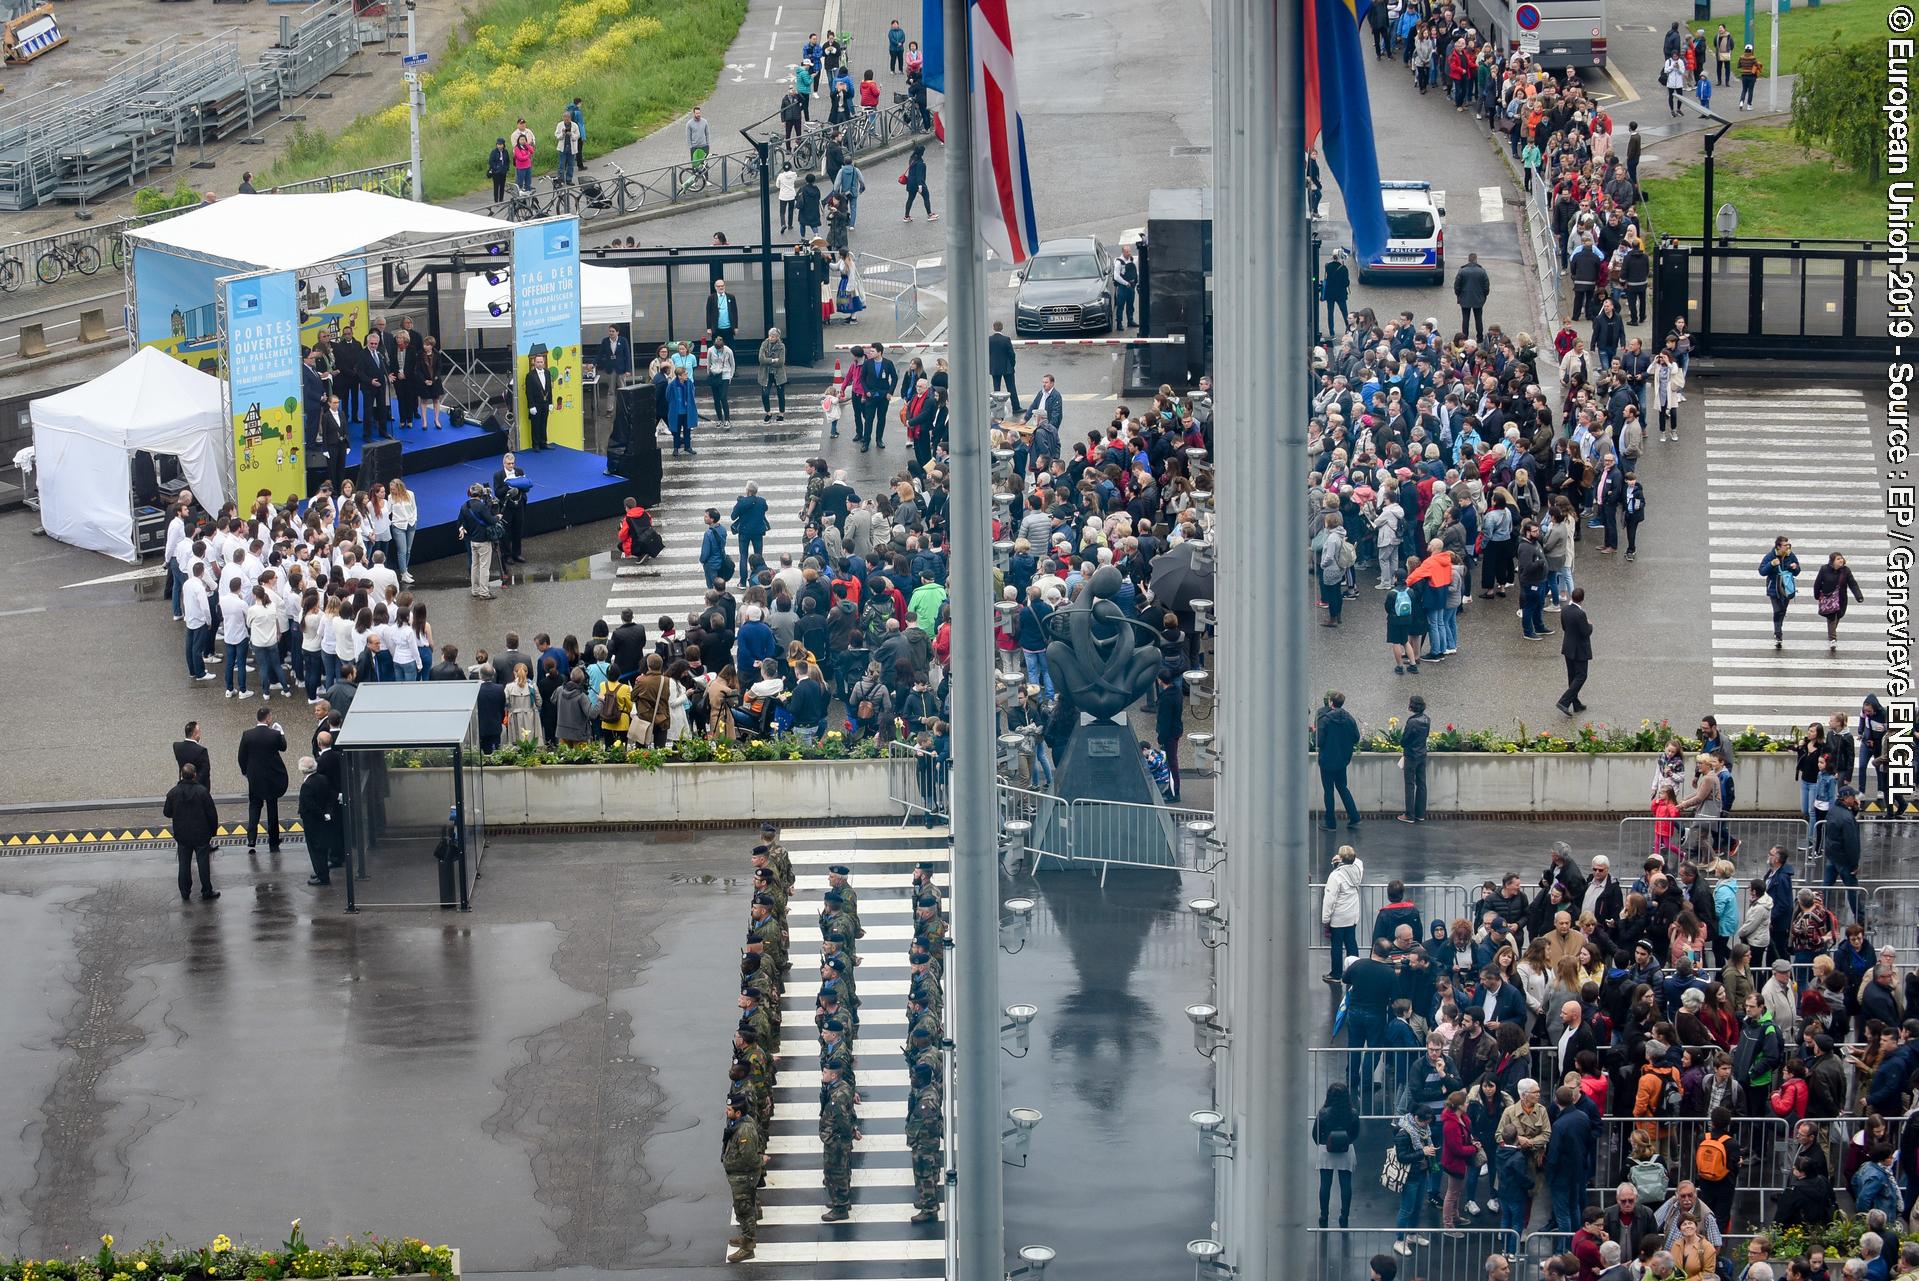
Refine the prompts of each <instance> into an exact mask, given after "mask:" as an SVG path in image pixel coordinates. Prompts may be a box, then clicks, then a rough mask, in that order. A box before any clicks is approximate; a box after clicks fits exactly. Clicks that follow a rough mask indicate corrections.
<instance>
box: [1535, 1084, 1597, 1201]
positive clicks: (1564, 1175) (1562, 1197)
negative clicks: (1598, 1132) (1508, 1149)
mask: <svg viewBox="0 0 1919 1281" xmlns="http://www.w3.org/2000/svg"><path fill="white" fill-rule="evenodd" d="M1579 1099H1580V1093H1579V1091H1578V1090H1577V1089H1575V1088H1573V1087H1572V1086H1570V1085H1562V1086H1560V1087H1559V1093H1558V1094H1556V1095H1555V1096H1554V1101H1555V1102H1557V1103H1558V1105H1559V1115H1558V1116H1557V1117H1555V1118H1553V1125H1552V1135H1551V1138H1550V1139H1549V1140H1548V1141H1547V1143H1546V1186H1547V1188H1548V1189H1549V1190H1550V1191H1551V1193H1552V1206H1553V1221H1552V1230H1553V1231H1555V1232H1573V1231H1576V1230H1577V1229H1578V1227H1579V1218H1580V1213H1581V1211H1583V1210H1584V1209H1585V1206H1586V1183H1587V1179H1588V1176H1589V1174H1590V1171H1591V1169H1592V1155H1593V1153H1592V1137H1593V1123H1592V1117H1591V1115H1590V1114H1589V1113H1587V1111H1586V1110H1585V1109H1584V1108H1582V1107H1580V1106H1579Z"/></svg>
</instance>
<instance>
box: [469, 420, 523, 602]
mask: <svg viewBox="0 0 1919 1281" xmlns="http://www.w3.org/2000/svg"><path fill="white" fill-rule="evenodd" d="M504 461H506V462H508V463H511V461H512V455H510V454H509V455H507V457H506V459H505V460H504ZM460 537H461V538H463V539H465V540H466V549H467V558H468V559H467V585H468V587H469V589H470V590H471V592H472V594H473V596H474V598H475V599H478V600H492V599H493V597H494V595H495V593H494V591H493V586H492V579H493V544H494V543H496V542H498V541H499V540H500V539H502V538H504V537H506V530H505V528H504V527H503V526H502V525H501V524H500V521H499V516H498V514H497V512H496V511H495V510H494V506H493V495H492V494H491V492H489V491H488V489H487V487H486V486H485V485H479V484H476V485H473V486H471V487H470V488H469V489H468V490H467V491H466V503H465V504H464V505H463V506H462V507H461V508H460Z"/></svg>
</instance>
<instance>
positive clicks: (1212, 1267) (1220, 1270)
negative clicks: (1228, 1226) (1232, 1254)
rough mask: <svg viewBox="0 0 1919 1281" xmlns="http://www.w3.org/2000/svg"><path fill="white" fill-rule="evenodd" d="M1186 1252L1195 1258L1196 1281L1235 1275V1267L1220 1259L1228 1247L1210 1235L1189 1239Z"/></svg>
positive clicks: (1214, 1279)
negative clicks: (1193, 1239)
mask: <svg viewBox="0 0 1919 1281" xmlns="http://www.w3.org/2000/svg"><path fill="white" fill-rule="evenodd" d="M1186 1253H1187V1254H1188V1255H1189V1256H1190V1257H1191V1258H1192V1260H1193V1276H1194V1278H1195V1279H1196V1281H1220V1279H1223V1278H1226V1277H1230V1276H1232V1275H1233V1269H1232V1268H1231V1267H1230V1266H1228V1265H1227V1264H1226V1263H1223V1262H1222V1261H1221V1260H1220V1256H1221V1255H1222V1254H1225V1253H1226V1247H1225V1246H1223V1245H1221V1244H1220V1243H1219V1242H1217V1241H1214V1240H1212V1239H1211V1238H1209V1237H1201V1238H1200V1239H1199V1240H1197V1241H1188V1242H1187V1243H1186Z"/></svg>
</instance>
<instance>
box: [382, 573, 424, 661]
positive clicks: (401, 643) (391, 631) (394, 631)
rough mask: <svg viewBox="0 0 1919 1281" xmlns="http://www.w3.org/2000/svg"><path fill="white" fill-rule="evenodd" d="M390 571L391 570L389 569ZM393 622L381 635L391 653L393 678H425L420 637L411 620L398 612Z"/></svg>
mask: <svg viewBox="0 0 1919 1281" xmlns="http://www.w3.org/2000/svg"><path fill="white" fill-rule="evenodd" d="M389 572H391V571H389ZM393 620H394V621H393V622H391V623H389V624H388V625H387V628H386V631H385V632H384V633H383V635H382V640H383V643H384V644H385V645H386V650H387V652H388V653H389V654H391V655H393V679H394V680H399V681H417V680H425V679H426V676H425V673H424V672H423V670H422V669H421V667H420V637H419V635H418V633H416V632H415V631H414V630H413V624H412V622H411V620H409V619H407V618H406V617H405V616H404V615H402V614H400V613H397V612H396V613H395V614H394V615H393Z"/></svg>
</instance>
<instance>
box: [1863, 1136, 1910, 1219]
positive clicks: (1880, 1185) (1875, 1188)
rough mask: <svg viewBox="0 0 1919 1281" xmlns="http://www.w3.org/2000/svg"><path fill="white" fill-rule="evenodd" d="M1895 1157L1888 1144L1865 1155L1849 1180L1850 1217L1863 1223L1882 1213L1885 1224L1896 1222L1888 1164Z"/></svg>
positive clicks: (1895, 1188)
mask: <svg viewBox="0 0 1919 1281" xmlns="http://www.w3.org/2000/svg"><path fill="white" fill-rule="evenodd" d="M1898 1155H1899V1153H1898V1149H1896V1148H1894V1147H1893V1146H1892V1144H1890V1143H1880V1144H1877V1145H1875V1146H1874V1147H1873V1149H1872V1150H1871V1151H1870V1152H1868V1153H1867V1154H1866V1161H1865V1164H1863V1165H1861V1166H1860V1167H1859V1169H1858V1171H1857V1172H1856V1173H1855V1174H1854V1175H1853V1176H1852V1205H1853V1210H1852V1212H1853V1216H1854V1217H1855V1218H1860V1219H1863V1218H1865V1217H1866V1216H1867V1215H1868V1214H1870V1213H1872V1211H1874V1210H1884V1211H1885V1212H1886V1218H1887V1220H1889V1221H1892V1222H1897V1221H1898V1218H1899V1185H1898V1184H1897V1183H1895V1182H1893V1177H1892V1163H1893V1159H1894V1158H1895V1157H1897V1156H1898Z"/></svg>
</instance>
